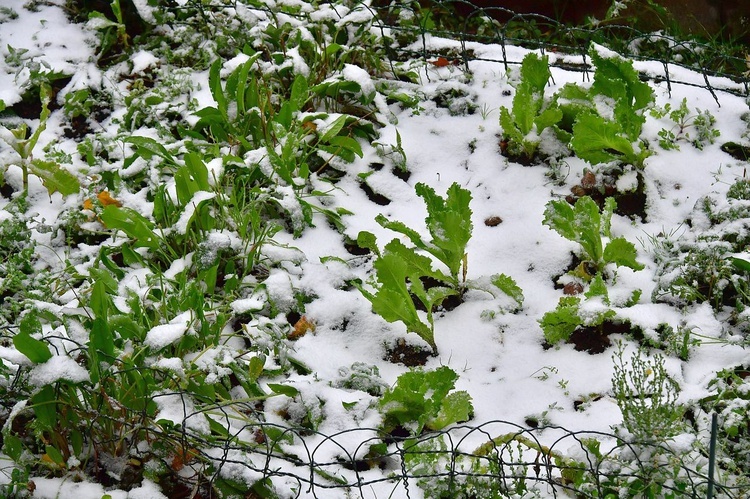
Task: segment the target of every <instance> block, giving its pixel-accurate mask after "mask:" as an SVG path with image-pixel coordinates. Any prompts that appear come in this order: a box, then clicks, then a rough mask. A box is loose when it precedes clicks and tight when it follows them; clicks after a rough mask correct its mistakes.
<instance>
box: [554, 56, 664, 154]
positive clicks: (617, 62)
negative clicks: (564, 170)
mask: <svg viewBox="0 0 750 499" xmlns="http://www.w3.org/2000/svg"><path fill="white" fill-rule="evenodd" d="M590 53H591V60H592V62H593V63H594V66H596V71H595V73H594V83H593V84H592V85H591V88H590V89H589V90H588V92H586V91H583V90H580V89H575V90H574V89H571V88H564V89H562V90H561V96H562V97H563V101H565V102H567V104H566V105H565V106H563V107H567V109H566V110H565V111H564V112H563V114H564V115H566V116H567V120H564V121H567V122H570V118H571V115H572V116H575V118H574V123H573V126H572V138H571V140H570V146H571V148H572V149H573V151H574V152H575V153H576V155H577V156H578V157H579V158H581V159H583V160H585V161H588V162H589V163H591V164H594V165H595V164H600V163H609V162H614V161H619V162H621V163H624V164H632V165H634V166H635V167H636V168H643V163H644V161H645V159H646V158H647V157H649V156H650V155H651V151H650V150H649V149H648V147H647V145H646V144H645V142H643V141H642V140H641V139H640V135H641V130H642V128H643V124H644V123H645V121H646V118H645V116H644V111H645V109H646V107H647V106H649V105H650V104H651V103H652V102H653V101H654V91H653V90H652V89H651V87H650V86H649V85H648V84H647V83H644V82H642V81H641V80H640V78H639V76H638V72H637V71H636V70H635V69H634V68H633V62H632V61H629V60H625V59H622V58H620V57H619V56H604V55H601V54H600V53H599V52H598V51H597V49H596V47H593V50H591V51H590ZM587 101H588V102H587ZM602 106H606V107H609V108H611V109H606V110H605V109H601V107H602ZM610 114H611V117H610V116H609V115H610Z"/></svg>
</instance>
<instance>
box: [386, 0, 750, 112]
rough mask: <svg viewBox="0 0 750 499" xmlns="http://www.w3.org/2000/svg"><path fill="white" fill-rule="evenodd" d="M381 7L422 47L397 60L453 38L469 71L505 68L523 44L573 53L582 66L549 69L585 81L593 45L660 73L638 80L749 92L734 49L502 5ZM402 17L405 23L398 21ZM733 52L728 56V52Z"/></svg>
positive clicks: (426, 53)
mask: <svg viewBox="0 0 750 499" xmlns="http://www.w3.org/2000/svg"><path fill="white" fill-rule="evenodd" d="M386 3H387V2H382V5H380V6H377V5H378V3H377V2H376V7H374V8H373V10H374V12H375V13H376V19H377V20H376V24H379V25H380V26H381V27H383V28H384V29H388V30H389V31H390V32H392V33H396V34H397V35H401V36H403V37H405V38H411V39H417V40H419V41H420V42H421V47H420V48H419V49H415V48H414V45H413V44H412V45H411V48H410V49H403V48H401V49H398V55H396V57H421V58H424V59H430V58H434V57H436V56H439V55H440V53H439V52H438V51H435V50H434V49H431V47H430V45H429V44H428V43H427V39H428V37H434V36H438V37H444V38H448V39H451V40H457V41H459V42H460V44H461V50H460V52H459V53H458V54H456V56H458V57H459V58H460V59H461V62H462V64H463V65H464V67H465V68H466V69H467V70H468V69H469V63H470V62H471V61H473V60H485V61H489V62H497V63H500V64H502V65H503V67H504V68H505V69H506V70H507V69H508V67H509V66H511V65H517V64H520V61H519V60H513V59H512V58H509V57H508V53H507V51H506V48H507V47H508V46H522V47H525V48H530V49H536V50H540V51H542V52H554V53H561V54H567V55H571V56H573V55H578V56H580V57H581V61H582V63H581V64H570V63H569V62H568V61H565V60H560V61H557V62H555V61H552V64H551V65H552V66H557V67H562V68H564V69H567V70H574V71H580V72H582V73H584V74H585V76H587V73H588V72H589V71H590V70H591V69H592V66H590V64H589V63H588V60H589V58H588V53H589V50H590V47H591V44H592V43H596V44H600V45H604V46H606V47H608V48H610V49H612V50H615V51H617V52H618V53H620V54H621V55H623V56H624V57H627V58H630V59H633V60H635V61H657V62H659V63H660V64H661V66H662V72H661V73H660V74H646V73H642V77H643V79H646V80H655V81H664V82H666V85H667V88H668V90H669V91H670V92H671V89H672V85H689V86H698V87H702V88H705V89H706V90H708V91H709V92H710V93H711V94H712V95H713V96H714V99H716V91H725V92H729V93H732V94H735V95H743V96H747V95H748V94H750V86H749V84H750V59H748V56H747V50H745V49H746V47H745V49H743V48H741V46H739V45H731V44H718V43H708V42H702V41H699V40H695V39H686V38H682V37H676V36H673V35H670V34H668V33H665V32H663V31H659V32H644V31H642V30H640V29H638V28H636V27H633V26H630V25H625V24H611V23H592V24H591V26H588V27H586V26H571V25H568V24H565V23H562V22H559V21H557V20H555V19H552V18H550V17H547V16H544V15H541V14H530V13H517V12H514V11H512V10H509V9H506V8H503V7H478V6H476V5H475V4H473V3H471V2H469V1H467V0H432V1H430V2H426V3H425V4H426V5H425V6H424V7H423V6H421V5H420V4H419V3H417V2H391V3H390V4H388V5H385V4H386ZM403 19H408V20H409V22H406V23H405V22H403ZM472 42H478V43H483V44H497V45H500V46H501V47H502V57H501V58H499V59H486V58H477V57H475V56H474V55H473V53H472V50H471V49H470V48H469V45H470V44H471V43H472ZM730 49H731V50H730ZM680 68H681V69H687V70H690V71H695V72H697V73H699V74H700V75H701V77H702V81H701V82H700V83H698V82H695V81H687V80H685V79H682V78H681V74H682V73H683V72H681V71H679V69H680Z"/></svg>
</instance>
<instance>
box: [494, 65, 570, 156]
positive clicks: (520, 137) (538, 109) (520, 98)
mask: <svg viewBox="0 0 750 499" xmlns="http://www.w3.org/2000/svg"><path fill="white" fill-rule="evenodd" d="M551 77H552V73H551V72H550V69H549V58H548V57H547V56H543V57H539V56H538V55H536V54H534V53H530V54H527V55H526V56H525V57H524V58H523V61H522V62H521V81H520V83H519V84H518V86H516V95H515V96H514V97H513V106H512V108H511V110H510V111H509V110H508V108H506V107H504V106H503V107H501V108H500V126H502V128H503V143H504V144H505V151H506V152H507V153H508V155H509V156H511V157H518V158H524V159H525V160H526V161H532V160H533V159H534V157H535V156H536V154H537V150H538V148H539V144H540V142H541V134H542V132H543V131H544V130H545V129H546V128H549V127H551V126H552V125H554V124H556V123H557V122H558V121H560V120H561V119H562V117H563V115H562V111H561V110H560V109H559V108H557V107H551V106H549V105H548V103H547V102H546V101H545V99H544V89H545V87H546V86H547V82H548V81H549V79H550V78H551Z"/></svg>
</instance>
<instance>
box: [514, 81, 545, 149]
mask: <svg viewBox="0 0 750 499" xmlns="http://www.w3.org/2000/svg"><path fill="white" fill-rule="evenodd" d="M542 104H543V98H542V93H541V92H539V91H537V90H534V89H533V88H531V87H530V86H529V85H520V86H519V87H518V88H516V95H515V96H513V122H514V123H515V124H516V126H517V127H518V129H519V131H520V132H521V135H523V136H524V137H526V135H528V134H529V132H531V129H532V127H533V126H534V118H536V116H537V114H538V113H539V110H540V109H541V108H542Z"/></svg>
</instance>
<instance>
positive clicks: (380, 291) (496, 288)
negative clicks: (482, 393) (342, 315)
mask: <svg viewBox="0 0 750 499" xmlns="http://www.w3.org/2000/svg"><path fill="white" fill-rule="evenodd" d="M416 191H417V194H418V195H419V196H420V197H422V198H423V199H424V201H425V204H426V205H427V213H428V215H427V218H426V219H425V222H426V224H427V230H428V232H429V233H430V235H431V236H432V239H431V240H429V241H425V240H424V239H423V238H422V236H421V235H420V234H419V233H418V232H417V231H415V230H414V229H411V228H410V227H407V226H406V225H405V224H403V223H402V222H397V221H391V220H388V219H387V218H386V217H384V216H382V215H379V216H378V217H376V221H377V222H378V223H379V224H380V225H382V226H383V227H385V228H387V229H391V230H394V231H396V232H399V233H401V234H404V235H405V236H407V237H408V239H409V240H410V241H411V242H412V243H413V244H414V246H415V247H414V248H410V247H407V246H406V245H404V244H403V243H402V242H401V241H400V240H399V239H393V240H392V241H391V242H390V243H388V244H386V246H385V248H384V249H383V251H382V252H380V251H379V249H378V247H377V245H376V239H375V235H374V234H372V233H369V232H365V231H363V232H360V234H359V235H358V236H357V242H358V244H359V245H360V246H362V247H367V248H370V249H372V250H374V251H375V252H376V254H377V259H376V260H375V263H374V264H373V267H374V268H375V276H376V279H377V281H378V283H379V286H378V287H377V289H376V292H375V293H371V292H370V291H367V290H366V289H365V288H364V287H362V286H361V285H357V286H358V288H359V290H360V291H361V292H362V294H363V295H364V296H365V297H366V298H367V299H368V300H369V301H370V302H371V303H372V309H373V311H374V312H375V313H377V314H379V315H381V316H382V317H383V318H384V319H385V320H386V321H388V322H395V321H401V322H403V323H404V324H405V325H406V328H407V331H408V332H412V333H416V334H418V335H419V336H420V337H421V338H422V339H423V340H425V341H426V342H427V343H428V344H429V345H430V347H432V349H433V353H436V352H437V345H436V344H435V339H434V320H433V310H434V309H435V307H437V306H439V305H440V304H441V303H442V302H443V301H444V300H445V299H446V298H448V297H450V296H457V297H459V298H460V297H461V296H462V295H463V293H464V291H465V290H466V288H467V287H476V288H478V289H483V290H485V291H487V292H489V293H490V294H492V295H493V296H496V295H497V294H500V293H502V294H506V295H508V296H510V297H511V298H512V299H513V300H514V301H515V302H516V304H517V305H518V307H520V306H521V305H522V303H523V293H522V291H521V289H520V288H519V287H518V285H517V284H516V283H515V281H513V279H511V278H510V277H508V276H506V275H504V274H501V275H496V276H493V277H492V278H491V279H490V282H489V283H488V284H486V285H483V284H481V283H477V286H472V284H473V283H471V282H467V281H466V272H467V268H466V266H467V263H468V259H467V254H466V245H467V244H468V242H469V239H470V238H471V231H472V222H471V208H470V207H469V203H470V202H471V193H470V192H469V191H468V190H466V189H463V188H462V187H461V186H459V185H458V184H457V183H454V184H453V185H451V186H450V187H449V188H448V192H447V196H446V198H443V197H441V196H439V195H437V194H436V193H435V191H434V190H433V189H432V188H431V187H429V186H427V185H425V184H421V183H420V184H417V186H416ZM418 250H421V251H424V252H426V253H428V254H429V255H431V256H433V257H434V258H435V259H437V260H438V261H439V262H441V263H443V264H444V265H445V267H447V269H448V273H447V274H446V273H445V272H443V271H441V270H438V269H435V268H434V267H433V260H432V259H430V258H429V257H427V256H425V255H422V254H420V253H418ZM429 281H432V282H435V283H437V284H436V285H434V286H427V285H425V283H426V282H429ZM412 296H414V297H415V298H416V299H417V300H418V301H419V303H421V305H422V306H423V308H424V310H425V312H426V314H427V323H425V322H424V321H423V320H422V319H421V317H420V313H419V311H418V310H417V308H416V305H415V303H414V300H412V298H411V297H412Z"/></svg>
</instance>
